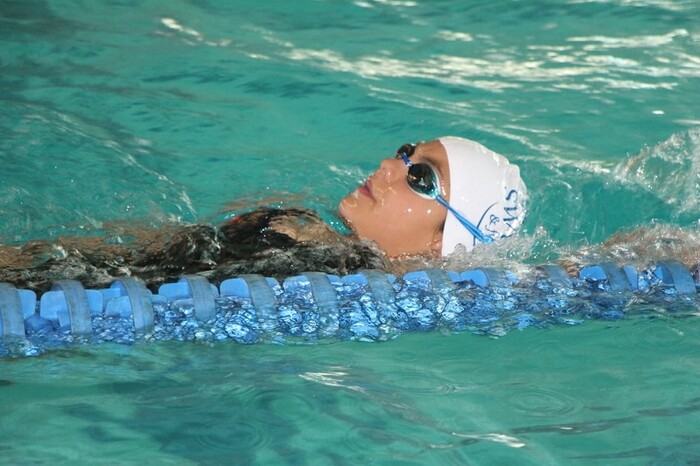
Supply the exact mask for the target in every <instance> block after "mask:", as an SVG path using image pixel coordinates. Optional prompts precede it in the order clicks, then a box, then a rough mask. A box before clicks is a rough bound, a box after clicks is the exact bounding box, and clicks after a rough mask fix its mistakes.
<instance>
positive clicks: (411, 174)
mask: <svg viewBox="0 0 700 466" xmlns="http://www.w3.org/2000/svg"><path fill="white" fill-rule="evenodd" d="M415 151H416V145H415V144H404V145H403V146H401V147H399V150H397V151H396V158H401V159H403V161H404V163H405V164H406V165H407V166H408V175H407V176H406V181H407V182H408V187H409V188H411V189H412V190H413V191H414V192H415V193H416V194H418V195H420V196H422V197H427V198H430V199H435V198H436V197H437V196H439V195H440V184H439V181H438V177H437V175H436V174H435V170H433V168H432V167H431V166H430V165H428V164H426V163H415V164H414V163H413V162H411V161H410V160H409V158H410V157H411V156H412V155H413V153H414V152H415Z"/></svg>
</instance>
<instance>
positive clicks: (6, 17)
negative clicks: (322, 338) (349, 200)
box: [0, 0, 700, 465]
mask: <svg viewBox="0 0 700 466" xmlns="http://www.w3.org/2000/svg"><path fill="white" fill-rule="evenodd" d="M0 70H1V72H0V101H1V105H0V134H2V138H0V160H1V161H2V170H1V171H0V234H1V235H2V241H3V242H4V243H9V244H17V243H21V242H24V241H27V240H31V239H36V238H51V237H56V236H58V235H65V234H78V235H98V234H101V233H102V232H103V231H105V230H107V229H109V228H110V225H111V224H112V222H120V221H126V222H145V223H147V224H150V225H152V226H158V225H160V224H162V223H164V222H167V221H172V220H179V221H188V222H194V221H198V222H213V223H216V222H219V221H222V220H224V219H226V218H229V217H231V216H233V215H235V214H236V213H239V212H242V211H244V210H246V209H249V208H250V207H251V206H255V205H279V206H296V205H302V206H306V207H309V208H312V209H314V210H317V211H318V212H320V213H321V215H322V216H323V217H324V218H325V219H326V220H327V221H329V222H331V223H332V224H333V225H335V226H337V227H338V228H339V229H342V228H343V227H342V226H341V225H340V224H339V222H338V220H337V219H336V217H335V214H334V211H335V206H336V205H337V203H338V202H339V200H340V199H341V198H342V196H343V195H344V194H345V193H347V192H349V191H351V190H352V189H354V187H356V186H357V184H358V183H359V182H361V180H363V179H364V178H365V177H366V176H367V175H369V174H370V173H371V172H372V170H374V169H375V168H376V166H377V164H378V162H379V160H380V159H381V158H384V157H387V156H391V155H392V154H393V153H394V151H395V150H396V148H397V147H398V146H399V145H401V144H402V143H404V142H410V141H416V140H425V139H431V138H435V137H439V136H442V135H445V134H454V135H460V136H465V137H468V138H472V139H476V140H478V141H480V142H482V143H484V144H485V145H487V146H488V147H490V148H492V149H494V150H496V151H497V152H500V153H503V154H507V155H508V156H509V158H510V159H511V160H512V161H514V162H515V163H517V164H518V165H519V166H520V167H521V170H522V173H523V177H524V178H525V180H526V182H527V183H528V187H529V190H530V194H531V198H532V203H531V205H530V214H529V217H528V219H527V222H526V225H525V231H524V232H523V235H522V237H521V238H520V239H518V240H516V241H515V242H514V244H513V245H512V246H510V247H512V250H511V251H506V255H509V254H508V253H509V252H510V255H509V257H511V258H512V257H515V259H514V260H515V262H516V264H517V262H527V263H537V262H543V261H547V260H552V259H554V258H557V257H559V256H560V255H561V254H562V253H563V252H564V251H568V250H575V249H578V248H581V247H584V246H589V245H591V244H596V243H598V242H600V241H603V240H605V239H606V238H608V237H609V236H610V235H612V234H614V233H615V232H617V231H619V230H620V229H625V230H632V229H635V228H639V227H644V226H648V225H658V224H664V225H666V224H667V225H672V226H678V227H680V228H681V229H682V231H683V232H685V234H687V236H688V237H690V238H696V239H697V238H698V228H699V220H700V196H699V195H698V193H700V115H699V114H698V110H697V108H698V104H697V103H698V101H699V100H700V4H698V3H697V1H696V0H677V1H672V0H569V1H566V0H549V1H544V0H535V1H529V2H518V1H508V2H491V1H461V2H459V1H446V0H445V1H440V0H436V1H429V2H428V1H407V0H406V1H403V0H357V1H350V0H348V1H340V0H335V1H332V0H327V1H321V0H315V1H312V0H302V1H298V2H295V3H294V5H293V6H292V4H291V3H289V2H283V1H268V2H252V1H247V0H238V1H235V2H226V1H223V0H218V1H214V0H212V1H195V0H190V1H184V0H169V1H151V2H145V4H144V2H138V1H128V0H120V1H117V0H114V1H104V2H80V1H57V0H53V1H51V0H45V1H39V0H23V1H13V0H10V1H5V2H1V3H0ZM523 250H526V253H523V252H522V251H523ZM489 254H496V253H495V252H494V253H488V252H486V253H482V254H481V255H480V256H478V258H479V259H483V260H485V261H490V260H494V258H493V257H488V256H489ZM498 254H503V251H499V252H498ZM698 260H700V258H698ZM697 314H698V309H696V308H693V307H690V308H688V309H684V312H674V311H669V310H668V309H656V310H654V309H651V310H649V312H645V313H640V314H635V315H633V316H630V317H628V318H625V319H622V320H618V321H614V322H603V321H588V322H585V323H584V324H582V325H577V326H569V325H567V326H556V325H555V326H551V327H548V328H528V329H526V330H523V331H511V332H509V333H508V334H507V335H504V336H502V337H501V338H490V337H485V336H477V335H472V334H470V333H468V332H464V333H450V334H443V333H440V332H428V333H419V334H405V335H401V336H399V337H398V338H396V339H394V340H392V341H389V342H383V343H374V344H364V343H358V342H335V341H329V342H322V343H316V344H299V345H293V344H287V345H281V346H279V345H253V346H245V345H238V344H235V343H232V342H223V343H217V344H203V343H183V342H160V343H137V344H135V345H132V346H127V345H107V344H105V345H97V346H76V347H71V348H68V349H65V350H56V351H52V352H49V353H47V354H45V355H44V356H41V357H38V358H24V359H7V360H3V361H0V396H1V399H2V403H0V459H1V460H2V462H6V463H8V464H27V463H32V464H37V463H38V464H46V463H51V464H57V463H58V464H61V463H71V464H74V463H76V462H80V463H93V464H114V463H132V462H146V461H150V462H155V463H158V464H211V463H231V462H233V463H235V464H305V465H306V464H358V463H375V464H382V465H385V464H420V465H425V464H436V465H438V464H439V465H445V464H538V465H539V464H635V465H636V464H696V463H698V462H700V448H699V447H698V446H697V445H698V444H699V440H700V388H699V387H700V323H698V319H697Z"/></svg>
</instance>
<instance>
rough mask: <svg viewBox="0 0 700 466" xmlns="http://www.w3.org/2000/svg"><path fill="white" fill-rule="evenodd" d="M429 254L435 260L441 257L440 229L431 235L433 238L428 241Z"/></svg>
mask: <svg viewBox="0 0 700 466" xmlns="http://www.w3.org/2000/svg"><path fill="white" fill-rule="evenodd" d="M430 252H431V254H432V255H433V257H435V258H437V259H439V258H440V257H442V228H440V229H439V230H437V231H436V232H435V233H433V238H432V240H431V241H430Z"/></svg>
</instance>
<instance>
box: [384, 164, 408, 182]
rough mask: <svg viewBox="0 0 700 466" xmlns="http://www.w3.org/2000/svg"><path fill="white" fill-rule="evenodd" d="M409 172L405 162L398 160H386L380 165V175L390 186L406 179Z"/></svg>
mask: <svg viewBox="0 0 700 466" xmlns="http://www.w3.org/2000/svg"><path fill="white" fill-rule="evenodd" d="M407 170H408V168H407V167H406V164H405V163H404V162H403V160H400V159H396V158H390V159H384V160H382V163H381V164H380V165H379V174H380V176H381V177H382V179H383V180H384V182H385V183H386V184H388V185H390V184H393V183H395V182H396V181H398V180H401V179H402V178H405V177H406V172H407Z"/></svg>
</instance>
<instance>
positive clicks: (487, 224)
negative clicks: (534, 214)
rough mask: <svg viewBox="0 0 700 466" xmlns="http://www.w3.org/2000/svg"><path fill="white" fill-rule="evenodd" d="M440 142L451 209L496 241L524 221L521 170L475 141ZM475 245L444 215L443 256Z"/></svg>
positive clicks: (452, 218) (471, 237)
mask: <svg viewBox="0 0 700 466" xmlns="http://www.w3.org/2000/svg"><path fill="white" fill-rule="evenodd" d="M439 141H440V143H442V145H443V147H444V148H445V152H447V160H448V161H449V164H450V197H449V203H450V206H451V207H453V208H454V209H455V210H456V211H457V212H459V213H460V214H462V215H463V216H464V217H466V218H467V219H468V220H469V221H470V222H472V223H473V224H474V225H476V227H477V228H478V229H479V230H481V231H482V232H483V233H484V235H486V236H490V237H491V238H493V239H495V240H497V239H499V238H505V237H506V236H510V235H512V234H513V233H514V232H515V231H517V229H518V228H519V227H520V225H521V224H522V222H523V220H524V219H525V202H526V201H527V189H526V188H525V183H524V182H523V180H522V179H521V178H520V169H519V168H518V167H517V166H515V165H511V164H510V163H509V162H508V160H507V159H506V158H505V157H503V156H502V155H499V154H497V153H495V152H493V151H491V150H489V149H487V148H486V147H484V146H482V145H481V144H479V143H478V142H474V141H470V140H469V139H464V138H458V137H453V136H448V137H444V138H440V139H439ZM478 242H479V240H477V239H476V238H475V237H474V235H472V234H471V233H470V232H469V231H468V230H467V229H466V228H465V227H464V226H463V225H462V224H461V223H460V222H459V220H457V218H456V217H455V216H454V215H453V214H452V213H450V212H448V213H447V219H446V220H445V229H444V231H443V234H442V255H443V256H446V255H448V254H451V253H452V252H454V250H455V247H457V245H458V244H463V245H464V246H465V247H466V248H467V250H470V249H472V248H473V247H474V246H475V245H476V244H477V243H478Z"/></svg>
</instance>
